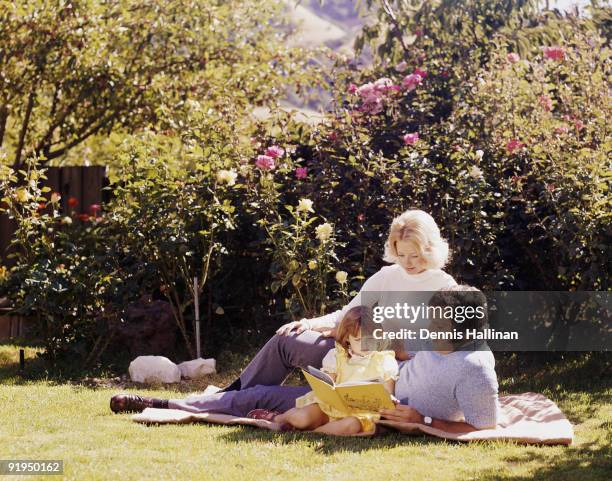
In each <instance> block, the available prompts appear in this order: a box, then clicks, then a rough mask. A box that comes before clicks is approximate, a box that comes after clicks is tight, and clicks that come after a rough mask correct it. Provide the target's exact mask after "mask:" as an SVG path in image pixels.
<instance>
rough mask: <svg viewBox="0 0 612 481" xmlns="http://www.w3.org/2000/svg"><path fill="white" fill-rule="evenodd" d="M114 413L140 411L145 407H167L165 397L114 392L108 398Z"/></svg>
mask: <svg viewBox="0 0 612 481" xmlns="http://www.w3.org/2000/svg"><path fill="white" fill-rule="evenodd" d="M110 408H111V411H113V412H114V413H130V412H132V413H133V412H137V413H139V412H142V411H144V410H145V408H166V409H167V408H168V400H167V399H158V398H154V397H145V396H139V395H137V394H115V395H114V396H113V397H112V398H111V400H110Z"/></svg>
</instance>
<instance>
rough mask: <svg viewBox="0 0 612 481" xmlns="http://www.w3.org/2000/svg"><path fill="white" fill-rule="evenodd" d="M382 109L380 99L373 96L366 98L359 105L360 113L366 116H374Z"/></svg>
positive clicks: (382, 104)
mask: <svg viewBox="0 0 612 481" xmlns="http://www.w3.org/2000/svg"><path fill="white" fill-rule="evenodd" d="M383 108H384V103H383V101H382V99H381V98H380V97H376V96H374V95H372V96H370V97H368V98H366V99H365V100H364V101H363V104H362V105H361V108H360V109H359V110H361V112H363V113H366V114H372V115H376V114H379V113H381V112H382V110H383Z"/></svg>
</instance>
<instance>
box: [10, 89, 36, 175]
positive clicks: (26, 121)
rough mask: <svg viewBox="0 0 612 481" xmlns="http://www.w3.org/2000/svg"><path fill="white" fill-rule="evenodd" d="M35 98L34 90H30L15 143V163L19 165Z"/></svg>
mask: <svg viewBox="0 0 612 481" xmlns="http://www.w3.org/2000/svg"><path fill="white" fill-rule="evenodd" d="M35 98H36V92H35V91H34V90H32V91H31V92H30V95H29V96H28V105H27V106H26V111H25V115H24V116H23V122H22V123H21V132H19V143H18V144H17V150H16V152H15V165H16V166H19V165H20V163H21V153H22V151H23V145H24V144H25V138H26V133H27V131H28V125H29V124H30V116H31V115H32V109H33V108H34V99H35Z"/></svg>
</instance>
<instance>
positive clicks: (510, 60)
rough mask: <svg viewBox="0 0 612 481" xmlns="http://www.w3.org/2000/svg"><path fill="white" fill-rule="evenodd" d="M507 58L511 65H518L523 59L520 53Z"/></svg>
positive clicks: (511, 54) (509, 55) (510, 54)
mask: <svg viewBox="0 0 612 481" xmlns="http://www.w3.org/2000/svg"><path fill="white" fill-rule="evenodd" d="M506 58H507V59H508V62H510V63H516V62H518V61H519V60H520V59H521V57H519V54H518V53H509V54H508V56H507V57H506Z"/></svg>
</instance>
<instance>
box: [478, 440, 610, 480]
mask: <svg viewBox="0 0 612 481" xmlns="http://www.w3.org/2000/svg"><path fill="white" fill-rule="evenodd" d="M503 461H505V462H506V463H508V465H509V466H508V467H510V468H511V467H512V466H513V465H524V464H528V463H535V464H537V465H538V466H537V467H536V468H535V469H534V470H532V471H531V472H530V473H529V474H524V475H513V474H511V473H509V474H506V473H504V476H503V479H505V480H509V481H527V480H532V479H537V480H539V481H548V480H550V481H554V480H559V481H566V480H580V481H582V480H589V481H600V480H601V481H608V480H609V479H610V473H612V450H611V448H610V443H607V445H604V446H602V445H597V444H595V443H589V444H583V445H581V446H576V447H573V446H569V447H567V448H566V449H565V450H564V451H563V456H557V457H555V458H551V457H550V455H549V454H548V453H546V452H545V451H540V450H530V451H525V452H521V453H520V454H513V455H511V456H506V457H505V458H503ZM478 479H479V480H482V481H493V480H498V479H500V473H499V470H495V469H491V470H487V471H484V472H482V473H479V477H478Z"/></svg>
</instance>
